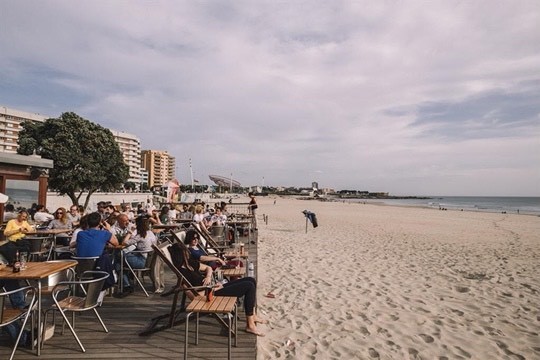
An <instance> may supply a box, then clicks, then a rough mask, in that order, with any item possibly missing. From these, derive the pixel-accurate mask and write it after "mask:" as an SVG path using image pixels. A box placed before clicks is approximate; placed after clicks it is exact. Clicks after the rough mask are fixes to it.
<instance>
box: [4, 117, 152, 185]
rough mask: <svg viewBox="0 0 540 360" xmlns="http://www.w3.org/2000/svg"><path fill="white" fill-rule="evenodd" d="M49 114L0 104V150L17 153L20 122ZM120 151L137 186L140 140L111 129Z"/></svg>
mask: <svg viewBox="0 0 540 360" xmlns="http://www.w3.org/2000/svg"><path fill="white" fill-rule="evenodd" d="M48 118H50V116H43V115H40V114H34V113H29V112H25V111H21V110H15V109H11V108H8V107H5V106H0V152H7V153H12V154H15V153H17V147H18V145H17V139H18V138H19V131H21V129H22V126H21V123H22V122H23V121H26V120H30V121H39V122H44V121H45V120H46V119H48ZM111 132H112V134H113V136H114V139H115V141H116V142H117V143H118V146H119V147H120V151H122V155H123V156H124V162H125V163H126V165H128V166H129V179H128V181H130V182H133V183H135V184H136V185H137V187H138V188H139V186H140V183H141V181H142V180H141V141H140V140H139V138H138V137H136V136H135V135H131V134H128V133H125V132H121V131H116V130H111Z"/></svg>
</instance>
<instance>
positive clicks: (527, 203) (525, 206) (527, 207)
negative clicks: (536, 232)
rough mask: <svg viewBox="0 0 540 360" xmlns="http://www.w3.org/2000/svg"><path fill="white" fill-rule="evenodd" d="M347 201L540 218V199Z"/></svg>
mask: <svg viewBox="0 0 540 360" xmlns="http://www.w3.org/2000/svg"><path fill="white" fill-rule="evenodd" d="M347 201H352V202H365V203H379V204H381V203H382V204H386V205H397V206H415V207H427V208H433V209H448V210H463V211H480V212H493V213H507V214H526V215H537V216H540V197H509V196H508V197H507V196H426V198H424V197H422V198H421V199H420V198H413V199H350V200H347Z"/></svg>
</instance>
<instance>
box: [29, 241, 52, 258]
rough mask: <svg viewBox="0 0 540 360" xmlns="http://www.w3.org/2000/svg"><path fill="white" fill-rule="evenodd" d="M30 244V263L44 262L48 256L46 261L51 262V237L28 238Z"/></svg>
mask: <svg viewBox="0 0 540 360" xmlns="http://www.w3.org/2000/svg"><path fill="white" fill-rule="evenodd" d="M25 239H26V240H28V242H29V244H30V248H29V252H28V261H42V260H43V259H44V257H45V255H46V258H45V259H46V260H49V259H50V257H51V254H52V243H51V240H52V237H51V236H33V235H32V236H30V235H29V236H26V237H25Z"/></svg>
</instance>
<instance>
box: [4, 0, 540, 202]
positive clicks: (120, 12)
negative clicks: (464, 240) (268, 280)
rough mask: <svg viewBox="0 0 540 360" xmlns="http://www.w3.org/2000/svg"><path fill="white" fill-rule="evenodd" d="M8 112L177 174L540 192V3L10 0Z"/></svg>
mask: <svg viewBox="0 0 540 360" xmlns="http://www.w3.org/2000/svg"><path fill="white" fill-rule="evenodd" d="M0 13H1V14H2V16H1V21H0V49H1V51H0V105H1V106H7V107H9V108H14V109H18V110H23V111H28V112H36V113H40V114H43V115H46V116H50V117H58V116H59V115H60V114H61V113H63V112H66V111H73V112H75V113H77V114H78V115H80V116H82V117H84V118H86V119H89V120H91V121H94V122H96V123H98V124H100V125H102V126H105V127H108V128H111V129H114V130H119V131H124V132H127V133H130V134H133V135H136V136H138V137H139V138H140V139H141V147H142V148H143V149H154V150H166V151H168V152H169V153H170V154H171V155H172V156H174V157H175V158H176V173H177V178H178V179H179V180H180V182H181V183H190V182H191V175H190V166H189V159H191V162H192V170H193V173H194V178H195V179H197V180H199V181H200V182H201V183H202V184H211V181H210V180H209V179H208V175H214V174H215V175H221V176H225V177H231V176H232V178H233V179H234V180H237V181H239V182H240V183H241V184H242V185H243V186H253V185H259V186H260V185H264V186H296V187H309V186H311V183H312V182H313V181H316V182H318V184H319V187H321V188H334V189H336V190H340V189H356V190H362V191H371V192H378V191H383V192H389V193H390V194H392V195H447V196H451V195H455V196H460V195H463V196H540V3H539V2H538V1H537V0H530V1H526V0H524V1H520V0H518V1H516V0H511V1H510V0H508V1H502V0H501V1H492V0H486V1H475V0H471V1H451V0H444V1H413V0H411V1H340V0H333V1H318V0H312V1H293V0H288V1H276V0H270V1H262V0H261V1H247V0H246V1H234V0H231V1H217V0H216V1H137V0H131V1H109V0H107V1H95V0H93V1H70V0H65V1H47V0H44V1H27V0H17V1H15V0H0Z"/></svg>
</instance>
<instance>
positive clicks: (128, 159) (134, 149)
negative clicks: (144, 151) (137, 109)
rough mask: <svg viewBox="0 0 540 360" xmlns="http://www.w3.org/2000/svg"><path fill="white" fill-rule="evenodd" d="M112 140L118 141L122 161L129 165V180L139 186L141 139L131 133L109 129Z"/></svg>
mask: <svg viewBox="0 0 540 360" xmlns="http://www.w3.org/2000/svg"><path fill="white" fill-rule="evenodd" d="M111 132H112V134H113V136H114V140H116V142H117V143H118V146H119V147H120V151H121V152H122V155H123V156H124V162H125V163H126V165H127V166H129V179H128V181H129V182H133V183H135V184H136V185H137V188H138V189H139V188H140V184H141V181H142V179H141V140H139V138H138V137H136V136H135V135H132V134H128V133H125V132H121V131H116V130H111Z"/></svg>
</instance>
